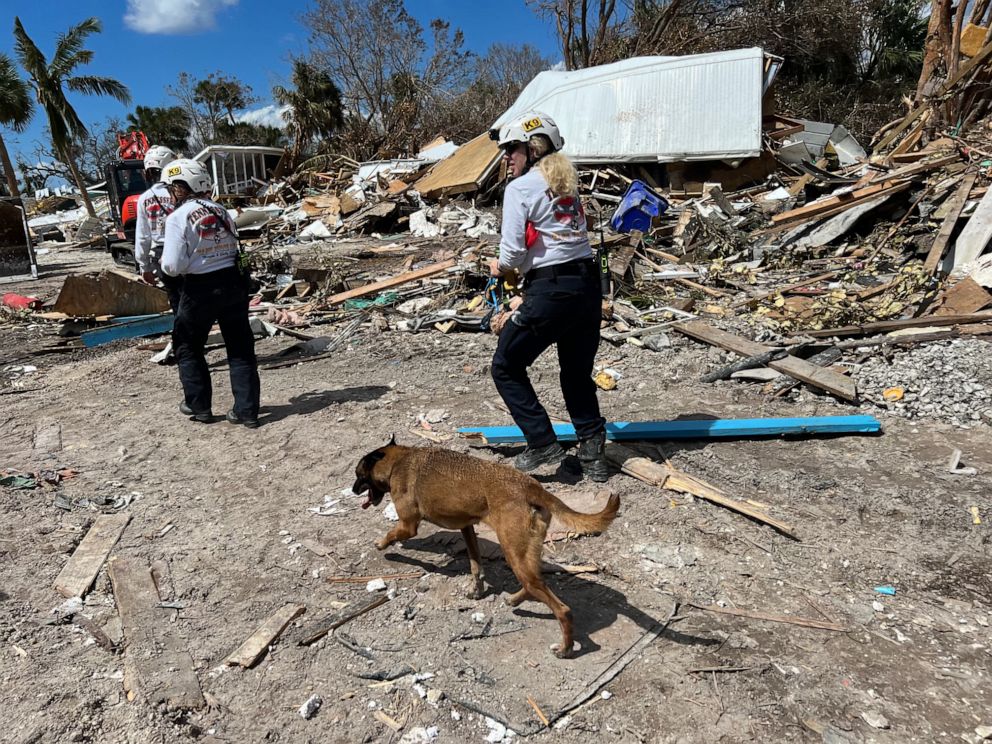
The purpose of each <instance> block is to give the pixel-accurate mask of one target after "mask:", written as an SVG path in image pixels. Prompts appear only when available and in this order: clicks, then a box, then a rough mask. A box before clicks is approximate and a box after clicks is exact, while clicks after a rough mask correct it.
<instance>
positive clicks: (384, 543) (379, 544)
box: [375, 538, 392, 550]
mask: <svg viewBox="0 0 992 744" xmlns="http://www.w3.org/2000/svg"><path fill="white" fill-rule="evenodd" d="M390 545H392V543H391V542H390V541H389V540H387V539H386V538H382V539H381V540H376V543H375V547H376V550H385V549H386V548H388V547H389V546H390Z"/></svg>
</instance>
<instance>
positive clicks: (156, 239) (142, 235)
mask: <svg viewBox="0 0 992 744" xmlns="http://www.w3.org/2000/svg"><path fill="white" fill-rule="evenodd" d="M175 159H176V153H174V152H173V151H172V150H170V149H169V148H168V147H164V146H162V145H156V146H155V147H151V148H149V150H148V152H147V153H145V183H150V184H151V187H150V188H149V189H148V190H147V191H145V192H144V193H143V194H142V195H141V196H139V197H138V205H137V210H138V220H137V224H136V226H135V231H134V260H135V262H136V263H137V264H138V271H139V272H141V278H142V279H144V280H145V281H146V282H147V283H148V284H155V283H156V281H159V282H161V283H162V286H163V287H165V291H166V293H167V294H168V295H169V305H171V306H172V312H173V314H175V312H176V309H177V308H178V307H179V288H180V280H179V279H175V278H173V277H171V276H169V275H168V274H165V273H163V272H162V265H161V261H162V246H163V245H164V244H165V218H166V217H168V216H169V215H170V214H172V210H173V208H174V207H173V204H172V197H171V196H170V195H169V190H168V189H167V188H166V187H165V183H163V182H162V169H163V168H164V167H165V166H167V165H168V164H169V163H171V162H172V161H173V160H175Z"/></svg>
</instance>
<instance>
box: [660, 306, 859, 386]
mask: <svg viewBox="0 0 992 744" xmlns="http://www.w3.org/2000/svg"><path fill="white" fill-rule="evenodd" d="M672 327H673V328H674V329H675V330H676V331H678V332H679V333H684V334H685V335H687V336H691V337H692V338H695V339H697V340H699V341H703V342H704V343H708V344H712V345H713V346H719V347H720V348H721V349H726V350H727V351H732V352H734V353H735V354H740V355H741V356H746V357H752V356H758V355H759V354H764V353H765V352H768V351H772V347H770V346H765V345H764V344H759V343H756V342H754V341H751V340H750V339H747V338H744V337H742V336H735V335H734V334H732V333H727V332H726V331H721V330H720V329H718V328H714V327H713V326H711V325H710V324H709V323H705V322H703V321H699V320H693V321H687V322H683V323H676V324H675V325H673V326H672ZM812 335H815V334H812ZM768 366H769V367H770V368H771V369H774V370H775V371H777V372H781V373H782V374H785V375H789V377H794V378H795V379H797V380H800V381H801V382H805V383H806V384H807V385H813V386H814V387H817V388H820V389H821V390H826V391H827V392H828V393H831V394H833V395H836V396H837V397H839V398H843V399H844V400H849V401H855V400H857V399H858V393H857V388H856V387H855V385H854V380H852V379H850V378H849V377H845V376H844V375H841V374H838V373H837V372H834V371H832V370H829V369H824V368H823V367H818V366H816V365H815V364H810V363H809V362H807V361H806V360H804V359H799V358H798V357H794V356H786V357H784V358H782V359H776V360H774V361H771V362H769V363H768Z"/></svg>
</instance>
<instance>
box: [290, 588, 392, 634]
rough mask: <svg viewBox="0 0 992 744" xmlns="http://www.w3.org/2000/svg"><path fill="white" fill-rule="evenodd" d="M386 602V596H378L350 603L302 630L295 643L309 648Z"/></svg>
mask: <svg viewBox="0 0 992 744" xmlns="http://www.w3.org/2000/svg"><path fill="white" fill-rule="evenodd" d="M388 601H389V597H388V596H387V595H386V594H380V595H379V596H377V597H374V598H373V599H371V600H366V599H363V600H359V601H357V602H352V603H351V604H350V605H348V606H347V607H344V608H343V609H340V610H338V611H337V612H332V613H331V614H330V615H327V616H325V617H322V618H320V619H319V620H317V621H316V622H314V623H312V624H311V625H310V626H309V627H307V628H304V630H303V632H302V634H301V637H300V640H299V641H297V643H298V644H299V645H300V646H309V645H310V644H311V643H315V642H316V641H319V640H320V639H321V638H323V637H324V636H325V635H327V634H328V633H330V632H331V631H332V630H336V629H337V628H340V627H341V626H342V625H344V624H345V623H349V622H351V621H352V620H354V619H355V618H356V617H361V616H362V615H364V614H365V613H366V612H371V611H372V610H374V609H375V608H376V607H379V606H381V605H384V604H386V602H388Z"/></svg>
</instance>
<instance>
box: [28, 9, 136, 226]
mask: <svg viewBox="0 0 992 744" xmlns="http://www.w3.org/2000/svg"><path fill="white" fill-rule="evenodd" d="M101 28H102V26H101V25H100V19H98V18H87V19H86V20H85V21H83V22H82V23H78V24H76V25H75V26H73V27H72V28H70V29H69V30H68V31H67V32H66V33H64V34H60V35H59V38H58V41H57V42H56V44H55V53H54V54H53V55H52V58H51V60H47V59H45V55H44V54H42V53H41V50H39V49H38V47H37V45H36V44H35V43H34V42H33V41H31V38H30V37H29V36H28V35H27V33H26V32H25V31H24V26H23V25H22V24H21V19H20V18H17V17H15V18H14V49H15V51H16V52H17V59H18V60H19V61H20V63H21V66H22V67H23V68H24V71H25V72H27V74H28V78H29V79H30V84H31V87H32V88H34V95H35V98H36V99H37V101H38V105H39V106H40V107H41V108H42V109H44V111H45V115H46V116H47V117H48V129H49V132H50V133H51V135H52V146H53V147H54V148H55V152H56V155H57V156H58V157H59V158H61V159H62V160H63V161H64V162H65V163H66V164H67V165H68V166H69V169H70V170H71V171H72V177H73V179H75V181H76V186H77V187H78V188H79V193H80V194H82V196H83V203H84V204H85V205H86V211H87V212H89V213H90V215H92V216H96V212H95V211H94V209H93V203H92V202H91V201H90V195H89V194H88V193H87V192H86V184H84V183H83V177H82V176H81V175H80V173H79V167H78V166H77V165H76V160H75V158H74V157H73V155H72V143H73V140H74V139H75V140H78V139H80V138H81V137H84V136H86V127H85V126H84V125H83V122H82V121H81V120H80V118H79V115H78V114H77V113H76V111H75V109H73V108H72V105H71V104H70V103H69V101H68V99H67V98H66V91H67V90H69V91H72V92H73V93H83V94H86V95H98V96H112V97H113V98H116V99H117V100H118V101H120V102H121V103H129V102H130V101H131V95H130V93H128V90H127V87H126V86H125V85H124V84H123V83H120V82H118V81H117V80H114V79H113V78H107V77H98V76H95V75H74V74H73V73H74V72H75V71H76V68H77V67H79V66H81V65H86V64H89V63H90V62H91V61H92V60H93V52H92V51H91V50H89V49H85V48H84V47H83V44H84V43H85V41H86V37H88V36H89V35H90V34H93V33H99V32H100V30H101Z"/></svg>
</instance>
